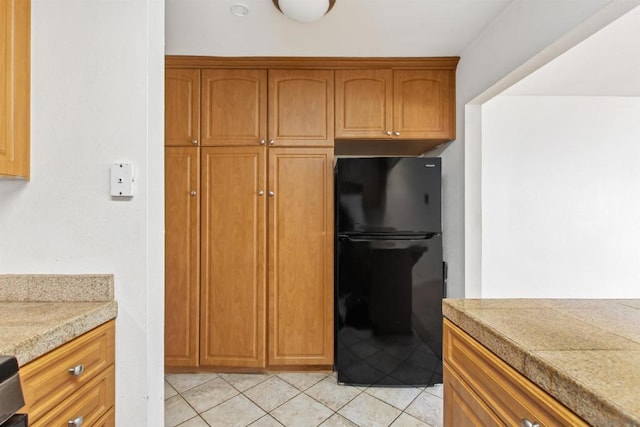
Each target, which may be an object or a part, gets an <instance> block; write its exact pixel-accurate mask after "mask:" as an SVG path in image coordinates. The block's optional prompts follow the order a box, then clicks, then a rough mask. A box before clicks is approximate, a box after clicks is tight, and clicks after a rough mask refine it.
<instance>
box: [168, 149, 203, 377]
mask: <svg viewBox="0 0 640 427" xmlns="http://www.w3.org/2000/svg"><path fill="white" fill-rule="evenodd" d="M199 154H200V148H199V147H166V148H165V327H164V328H165V329H164V330H165V340H164V356H165V364H166V365H167V366H173V367H175V366H197V363H198V343H199V341H198V336H199V329H198V328H199V322H200V246H199V243H200V156H199Z"/></svg>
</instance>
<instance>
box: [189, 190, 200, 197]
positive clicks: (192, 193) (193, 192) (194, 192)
mask: <svg viewBox="0 0 640 427" xmlns="http://www.w3.org/2000/svg"><path fill="white" fill-rule="evenodd" d="M189 194H191V195H192V196H195V195H196V194H198V192H197V191H195V190H194V191H192V192H191V193H189Z"/></svg>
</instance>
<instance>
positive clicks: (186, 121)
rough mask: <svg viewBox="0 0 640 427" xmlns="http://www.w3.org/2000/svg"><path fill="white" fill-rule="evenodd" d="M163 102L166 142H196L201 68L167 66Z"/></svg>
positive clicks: (198, 134) (166, 143)
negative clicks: (185, 68) (169, 67)
mask: <svg viewBox="0 0 640 427" xmlns="http://www.w3.org/2000/svg"><path fill="white" fill-rule="evenodd" d="M164 104H165V112H164V114H165V121H164V140H165V146H187V147H188V146H197V145H199V143H200V70H191V69H187V70H183V69H168V70H166V72H165V83H164Z"/></svg>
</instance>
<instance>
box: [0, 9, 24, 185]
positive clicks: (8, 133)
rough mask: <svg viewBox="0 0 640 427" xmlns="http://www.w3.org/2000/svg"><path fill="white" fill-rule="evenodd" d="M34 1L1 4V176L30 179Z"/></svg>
mask: <svg viewBox="0 0 640 427" xmlns="http://www.w3.org/2000/svg"><path fill="white" fill-rule="evenodd" d="M30 29H31V1H29V0H3V1H0V175H7V176H13V177H21V178H26V179H29V174H30V165H29V163H30V161H29V155H30V147H29V145H30V143H29V139H30V125H29V123H30V107H29V106H30V99H29V94H30V84H31V79H30V76H31V65H30V64H31V30H30Z"/></svg>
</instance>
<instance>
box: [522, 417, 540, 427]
mask: <svg viewBox="0 0 640 427" xmlns="http://www.w3.org/2000/svg"><path fill="white" fill-rule="evenodd" d="M520 427H540V424H538V422H537V421H534V422H531V421H529V420H528V419H526V418H523V419H521V420H520Z"/></svg>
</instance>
